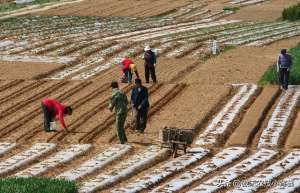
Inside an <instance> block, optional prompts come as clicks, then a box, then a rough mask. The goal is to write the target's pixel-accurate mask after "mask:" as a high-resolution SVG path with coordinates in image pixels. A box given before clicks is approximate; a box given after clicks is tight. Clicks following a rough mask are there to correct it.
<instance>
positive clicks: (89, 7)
mask: <svg viewBox="0 0 300 193" xmlns="http://www.w3.org/2000/svg"><path fill="white" fill-rule="evenodd" d="M187 3H188V1H187V0H176V1H170V0H162V1H152V0H122V1H120V0H102V1H99V0H86V1H83V2H80V3H74V4H71V5H66V6H61V7H58V8H54V9H50V10H47V11H43V12H38V13H34V14H35V15H80V16H122V17H124V16H134V17H150V16H155V15H159V14H162V13H165V12H168V11H171V10H174V9H176V8H178V7H181V6H184V5H186V4H187Z"/></svg>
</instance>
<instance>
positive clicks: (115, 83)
mask: <svg viewBox="0 0 300 193" xmlns="http://www.w3.org/2000/svg"><path fill="white" fill-rule="evenodd" d="M110 87H111V88H119V84H118V82H117V81H115V80H114V81H112V82H111V84H110Z"/></svg>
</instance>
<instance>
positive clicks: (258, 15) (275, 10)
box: [226, 0, 299, 22]
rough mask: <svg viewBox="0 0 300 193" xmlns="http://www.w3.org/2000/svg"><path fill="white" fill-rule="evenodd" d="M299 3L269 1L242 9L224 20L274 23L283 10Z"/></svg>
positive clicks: (280, 0) (278, 0) (286, 0)
mask: <svg viewBox="0 0 300 193" xmlns="http://www.w3.org/2000/svg"><path fill="white" fill-rule="evenodd" d="M297 3H299V1H298V0H270V1H266V2H265V3H262V4H257V5H251V6H247V7H242V8H241V9H240V10H239V11H238V12H237V13H236V14H233V15H230V16H229V17H227V18H226V19H241V20H244V21H263V22H266V21H275V20H276V19H278V18H280V17H281V14H282V11H283V9H284V8H286V7H289V6H291V5H295V4H297Z"/></svg>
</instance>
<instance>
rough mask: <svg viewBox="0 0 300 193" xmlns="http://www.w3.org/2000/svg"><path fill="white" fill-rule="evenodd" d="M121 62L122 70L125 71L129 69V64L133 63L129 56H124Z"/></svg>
mask: <svg viewBox="0 0 300 193" xmlns="http://www.w3.org/2000/svg"><path fill="white" fill-rule="evenodd" d="M122 64H123V66H124V67H123V69H122V70H123V72H125V71H126V70H130V64H133V61H132V60H130V59H129V58H125V59H124V60H123V61H122Z"/></svg>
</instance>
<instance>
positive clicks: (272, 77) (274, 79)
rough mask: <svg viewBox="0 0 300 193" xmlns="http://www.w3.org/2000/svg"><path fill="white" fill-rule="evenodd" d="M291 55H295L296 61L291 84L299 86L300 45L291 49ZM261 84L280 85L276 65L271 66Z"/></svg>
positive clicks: (291, 74) (291, 75) (291, 73)
mask: <svg viewBox="0 0 300 193" xmlns="http://www.w3.org/2000/svg"><path fill="white" fill-rule="evenodd" d="M289 53H291V54H292V55H293V61H294V65H293V67H292V69H291V72H290V79H289V81H290V82H289V83H290V84H293V85H299V84H300V73H299V72H300V43H299V44H298V45H297V46H296V47H294V48H293V49H291V50H290V52H289ZM276 57H277V56H276ZM274 58H275V57H274ZM259 83H260V84H261V85H265V84H278V76H277V70H276V65H273V66H271V67H270V68H269V69H268V70H267V71H266V72H265V74H264V75H263V76H262V78H261V80H260V81H259Z"/></svg>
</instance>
